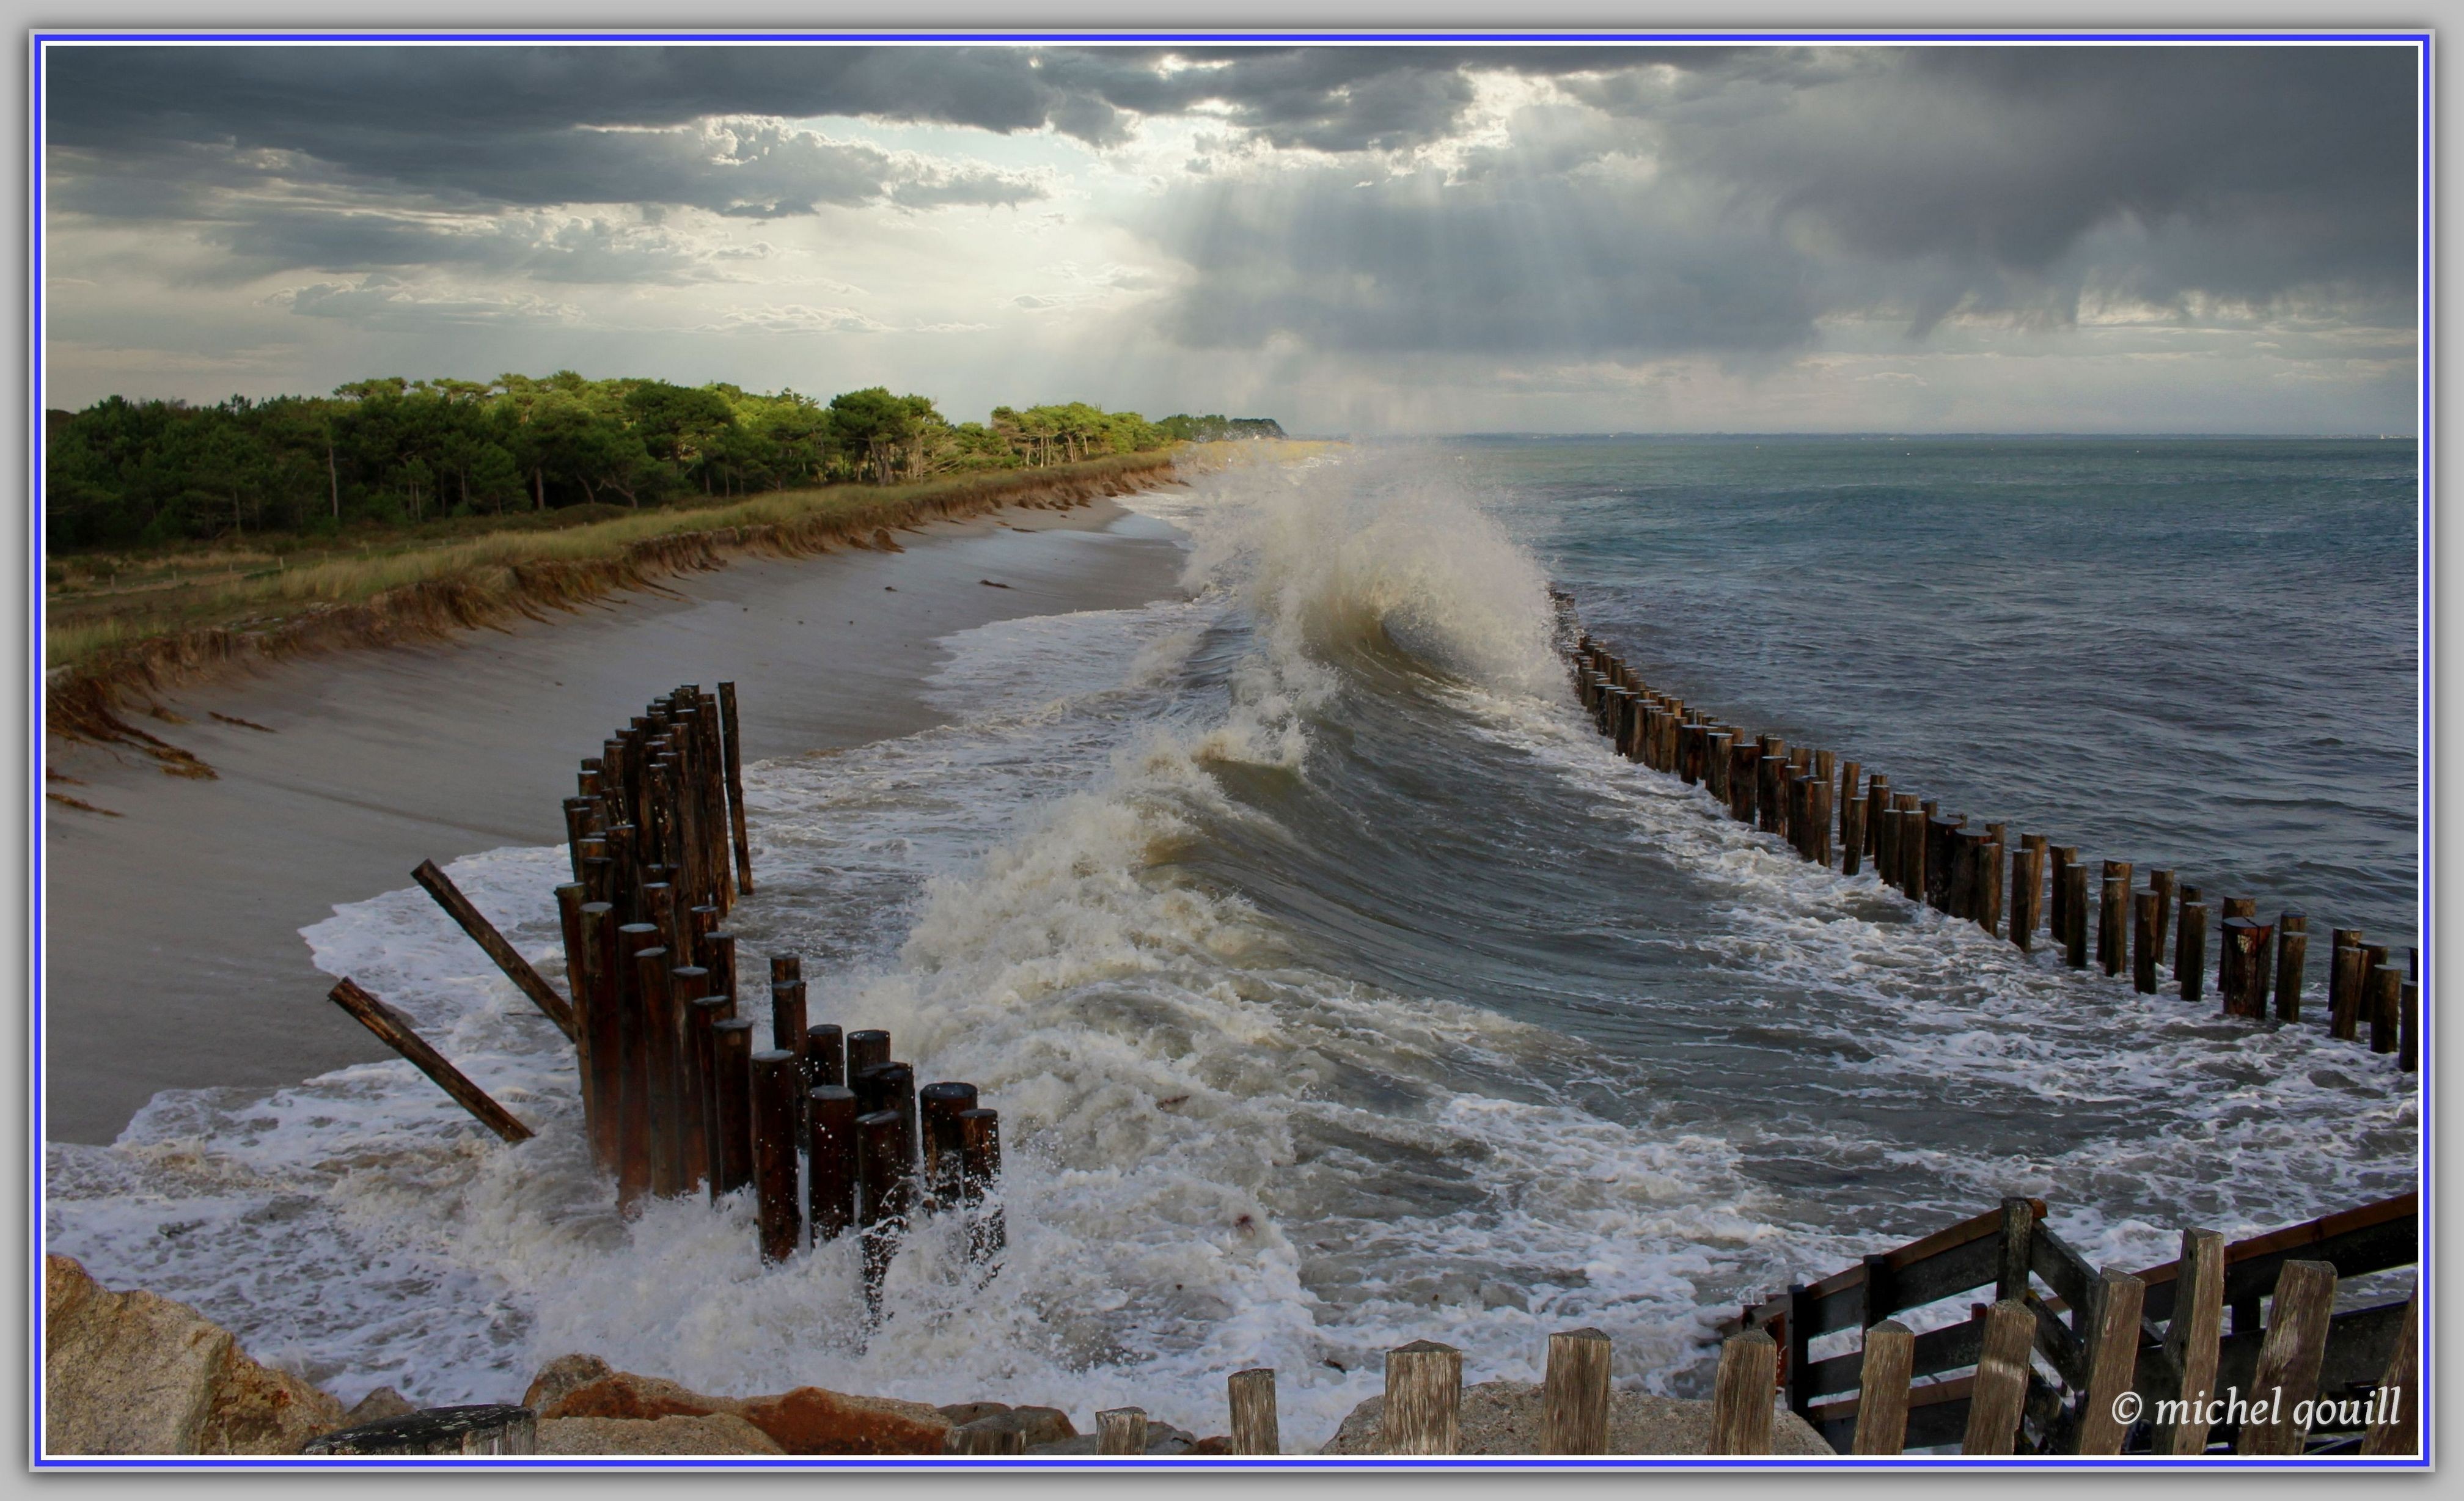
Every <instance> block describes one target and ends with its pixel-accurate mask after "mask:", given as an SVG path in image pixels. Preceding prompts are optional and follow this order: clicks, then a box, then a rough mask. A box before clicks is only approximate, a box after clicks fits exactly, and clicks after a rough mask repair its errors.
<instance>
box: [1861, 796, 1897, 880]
mask: <svg viewBox="0 0 2464 1501" xmlns="http://www.w3.org/2000/svg"><path fill="white" fill-rule="evenodd" d="M1874 780H1875V781H1876V782H1880V781H1881V780H1882V779H1881V778H1880V777H1876V778H1875V779H1874ZM1877 803H1879V804H1881V807H1880V808H1879V809H1875V808H1874V807H1873V805H1874V804H1877ZM1867 807H1868V809H1869V813H1870V816H1871V817H1872V819H1873V820H1874V826H1873V829H1872V842H1873V847H1874V849H1873V854H1874V878H1875V879H1876V880H1879V881H1881V883H1882V884H1883V885H1885V886H1897V885H1899V884H1900V810H1899V809H1898V808H1896V807H1893V806H1891V804H1890V789H1889V788H1887V787H1885V788H1884V789H1882V790H1881V792H1878V793H1876V794H1875V795H1874V796H1873V797H1872V798H1871V799H1870V800H1868V803H1867Z"/></svg>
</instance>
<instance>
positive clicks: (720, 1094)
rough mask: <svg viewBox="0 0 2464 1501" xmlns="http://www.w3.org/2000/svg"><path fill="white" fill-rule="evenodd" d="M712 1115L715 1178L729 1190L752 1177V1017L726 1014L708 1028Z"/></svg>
mask: <svg viewBox="0 0 2464 1501" xmlns="http://www.w3.org/2000/svg"><path fill="white" fill-rule="evenodd" d="M710 1035H711V1043H712V1051H713V1053H714V1054H715V1063H714V1064H713V1066H712V1072H711V1083H712V1097H713V1109H712V1112H711V1114H712V1115H713V1116H714V1117H715V1119H716V1120H717V1122H718V1169H719V1170H718V1179H717V1181H716V1182H715V1184H714V1185H713V1186H714V1187H715V1189H716V1191H717V1192H718V1193H720V1194H732V1193H734V1192H736V1191H737V1189H739V1188H741V1187H743V1186H744V1185H745V1184H747V1183H749V1182H751V1181H753V1019H752V1018H751V1017H745V1016H737V1017H730V1018H729V1019H728V1020H726V1021H724V1022H715V1023H713V1024H712V1025H711V1028H710Z"/></svg>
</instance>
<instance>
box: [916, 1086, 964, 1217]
mask: <svg viewBox="0 0 2464 1501" xmlns="http://www.w3.org/2000/svg"><path fill="white" fill-rule="evenodd" d="M916 1103H917V1106H918V1109H919V1110H920V1112H921V1114H922V1120H921V1122H920V1123H921V1125H922V1127H923V1136H924V1199H925V1203H928V1204H930V1205H931V1206H932V1207H933V1208H935V1209H936V1210H945V1211H946V1210H953V1209H957V1208H958V1207H960V1206H961V1204H962V1203H963V1202H964V1197H965V1182H964V1180H965V1177H966V1174H965V1164H964V1156H965V1141H964V1137H963V1133H962V1132H961V1131H960V1129H959V1125H958V1116H959V1115H961V1114H962V1113H964V1112H966V1111H971V1110H974V1109H975V1108H976V1087H975V1086H974V1085H972V1084H959V1083H952V1082H944V1083H939V1084H928V1085H926V1086H924V1088H923V1089H922V1090H921V1091H919V1092H917V1094H916Z"/></svg>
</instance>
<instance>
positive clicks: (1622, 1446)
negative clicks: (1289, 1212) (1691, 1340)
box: [1318, 1381, 1836, 1455]
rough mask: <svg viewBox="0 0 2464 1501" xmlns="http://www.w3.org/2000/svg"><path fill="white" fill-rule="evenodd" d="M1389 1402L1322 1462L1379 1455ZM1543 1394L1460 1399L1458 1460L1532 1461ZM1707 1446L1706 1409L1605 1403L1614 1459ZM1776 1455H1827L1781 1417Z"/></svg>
mask: <svg viewBox="0 0 2464 1501" xmlns="http://www.w3.org/2000/svg"><path fill="white" fill-rule="evenodd" d="M1385 1406H1386V1399H1385V1398H1383V1397H1372V1398H1370V1399H1369V1400H1368V1401H1367V1402H1362V1403H1361V1404H1360V1405H1359V1406H1357V1407H1354V1408H1353V1409H1352V1413H1351V1415H1350V1416H1349V1417H1346V1418H1345V1419H1344V1420H1343V1426H1342V1427H1340V1428H1337V1429H1336V1430H1335V1434H1334V1437H1333V1438H1331V1439H1330V1440H1328V1441H1327V1445H1326V1446H1325V1447H1324V1448H1322V1449H1320V1450H1318V1452H1319V1453H1321V1454H1383V1453H1385V1452H1386V1446H1385V1444H1384V1442H1383V1441H1382V1440H1381V1439H1380V1437H1379V1434H1378V1427H1377V1424H1378V1416H1379V1414H1380V1413H1381V1412H1382V1411H1383V1410H1384V1409H1385ZM1541 1412H1542V1403H1541V1395H1540V1388H1539V1387H1538V1386H1537V1385H1534V1384H1533V1383H1531V1382H1529V1381H1482V1382H1480V1383H1478V1384H1477V1385H1472V1386H1466V1387H1464V1388H1463V1415H1462V1417H1461V1419H1460V1422H1461V1424H1462V1428H1463V1453H1465V1454H1537V1453H1539V1452H1540V1444H1541V1436H1542V1433H1543V1431H1544V1430H1543V1428H1542V1424H1541ZM1710 1446H1711V1404H1710V1403H1709V1402H1687V1401H1685V1400H1684V1399H1683V1398H1680V1397H1654V1396H1651V1395H1650V1394H1648V1393H1646V1392H1612V1393H1611V1394H1610V1396H1609V1452H1610V1453H1612V1454H1701V1453H1704V1452H1705V1451H1707V1450H1708V1449H1709V1448H1710ZM1771 1452H1772V1453H1774V1454H1809V1455H1813V1454H1824V1455H1827V1454H1832V1453H1834V1452H1836V1451H1835V1450H1834V1449H1833V1448H1832V1447H1831V1446H1830V1445H1829V1444H1827V1443H1825V1442H1823V1438H1822V1435H1821V1434H1819V1433H1816V1432H1815V1431H1814V1425H1813V1424H1809V1423H1807V1422H1806V1421H1805V1420H1804V1419H1802V1418H1800V1417H1798V1416H1797V1415H1796V1414H1794V1413H1793V1412H1790V1411H1788V1410H1786V1409H1785V1408H1782V1409H1780V1410H1779V1411H1777V1412H1774V1413H1772V1414H1771Z"/></svg>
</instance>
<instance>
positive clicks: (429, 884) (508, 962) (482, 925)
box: [410, 860, 581, 1042]
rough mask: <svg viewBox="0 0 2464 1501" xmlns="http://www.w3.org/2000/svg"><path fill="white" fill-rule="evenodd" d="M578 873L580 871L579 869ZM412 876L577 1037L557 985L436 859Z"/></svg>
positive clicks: (542, 1009) (546, 1012)
mask: <svg viewBox="0 0 2464 1501" xmlns="http://www.w3.org/2000/svg"><path fill="white" fill-rule="evenodd" d="M575 873H576V874H577V875H578V874H580V873H581V872H578V871H577V872H575ZM410 878H411V879H412V880H414V881H417V882H418V883H419V884H420V887H421V889H422V890H424V891H426V892H427V893H428V894H429V896H431V897H434V898H435V900H436V905H438V906H439V907H442V908H444V909H445V915H446V916H449V917H451V918H452V919H453V923H454V926H456V927H458V928H460V929H461V930H462V931H463V932H464V933H466V934H468V935H470V938H471V941H472V942H473V943H476V944H478V945H479V948H480V950H481V951H482V952H483V953H485V954H486V955H487V956H488V958H489V959H490V960H494V961H495V966H496V968H497V969H499V970H501V971H502V972H503V973H504V976H505V978H506V979H507V980H510V981H512V982H514V988H515V989H517V990H519V991H520V992H521V993H522V994H523V995H526V996H528V997H530V1000H531V1004H534V1005H536V1006H538V1007H539V1012H540V1014H541V1015H543V1016H545V1017H546V1018H547V1019H548V1020H549V1021H551V1022H554V1023H555V1024H556V1026H557V1029H558V1030H559V1031H561V1032H562V1033H564V1036H565V1040H566V1041H567V1042H571V1041H573V1040H574V1036H575V1032H574V1026H573V1007H571V1006H570V1005H567V1004H565V1000H564V997H562V996H561V995H558V994H557V993H556V987H555V986H553V985H551V984H549V983H548V982H546V981H544V980H541V979H540V978H539V971H538V970H536V969H533V968H532V967H531V961H530V960H526V959H524V958H522V956H521V954H520V952H519V951H518V950H517V949H516V948H515V947H514V946H513V945H512V944H511V943H508V942H506V941H505V936H504V935H503V934H501V933H498V932H497V931H496V925H495V923H493V922H490V921H489V920H488V919H487V918H486V917H485V916H481V915H480V912H479V909H478V908H476V907H473V906H472V905H471V899H470V898H469V897H467V896H465V895H463V894H462V890H461V888H460V887H457V886H455V885H454V884H453V881H452V878H451V877H450V876H448V875H447V874H446V873H445V872H443V871H440V870H438V869H437V868H436V862H435V861H433V860H422V861H420V862H419V867H418V869H416V870H414V871H412V872H410Z"/></svg>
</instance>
